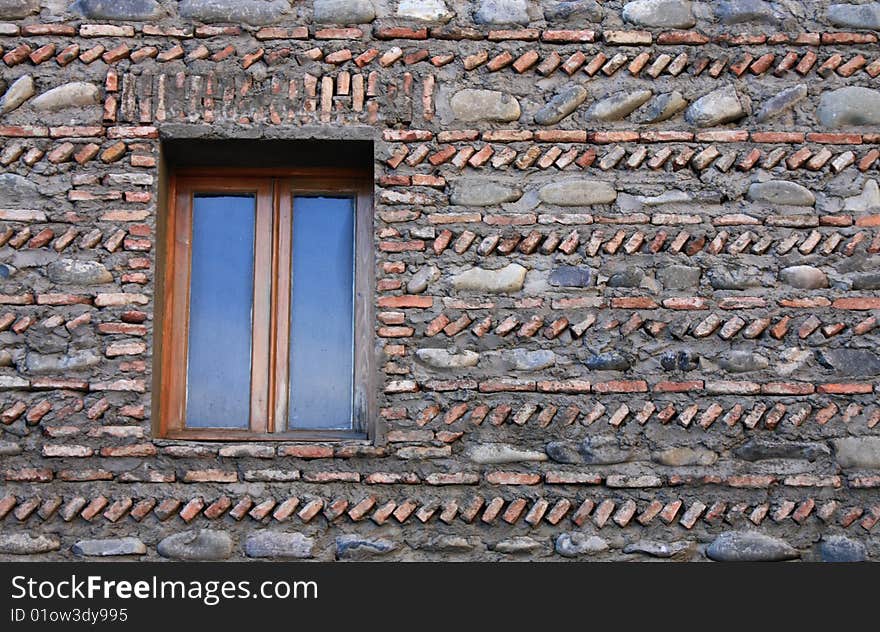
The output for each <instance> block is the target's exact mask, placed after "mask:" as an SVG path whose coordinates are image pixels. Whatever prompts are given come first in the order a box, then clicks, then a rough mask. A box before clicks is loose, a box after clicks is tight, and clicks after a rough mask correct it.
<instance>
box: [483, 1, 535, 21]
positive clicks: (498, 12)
mask: <svg viewBox="0 0 880 632" xmlns="http://www.w3.org/2000/svg"><path fill="white" fill-rule="evenodd" d="M474 22H476V23H477V24H528V23H529V12H528V5H527V4H526V0H480V4H479V5H478V6H477V10H476V11H475V12H474Z"/></svg>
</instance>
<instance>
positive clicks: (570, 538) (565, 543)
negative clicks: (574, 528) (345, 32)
mask: <svg viewBox="0 0 880 632" xmlns="http://www.w3.org/2000/svg"><path fill="white" fill-rule="evenodd" d="M607 550H608V542H606V541H605V540H603V539H602V538H600V537H599V536H597V535H588V534H586V533H578V532H573V533H561V534H560V535H559V537H557V538H556V552H557V553H559V554H560V555H561V556H563V557H580V556H581V555H595V554H597V553H602V552H603V551H607Z"/></svg>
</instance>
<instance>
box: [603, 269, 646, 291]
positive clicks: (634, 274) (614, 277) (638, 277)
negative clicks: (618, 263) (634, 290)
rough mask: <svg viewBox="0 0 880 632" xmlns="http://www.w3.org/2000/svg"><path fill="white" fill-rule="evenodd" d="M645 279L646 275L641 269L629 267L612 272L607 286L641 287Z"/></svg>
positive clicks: (606, 283)
mask: <svg viewBox="0 0 880 632" xmlns="http://www.w3.org/2000/svg"><path fill="white" fill-rule="evenodd" d="M644 278H645V273H644V272H643V271H642V269H641V268H637V267H635V266H627V267H625V268H618V269H616V270H614V271H613V272H611V273H610V274H609V276H608V280H607V281H606V282H605V285H607V286H608V287H639V286H640V285H641V284H642V280H644Z"/></svg>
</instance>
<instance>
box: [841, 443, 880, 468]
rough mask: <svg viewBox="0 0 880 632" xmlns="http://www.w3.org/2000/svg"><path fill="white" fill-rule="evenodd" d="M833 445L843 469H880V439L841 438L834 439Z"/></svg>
mask: <svg viewBox="0 0 880 632" xmlns="http://www.w3.org/2000/svg"><path fill="white" fill-rule="evenodd" d="M831 445H832V446H834V458H835V459H836V460H837V462H838V463H839V464H840V466H841V467H844V468H851V469H858V468H865V469H871V470H874V469H878V468H880V437H840V438H838V439H832V440H831Z"/></svg>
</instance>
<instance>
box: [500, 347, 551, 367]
mask: <svg viewBox="0 0 880 632" xmlns="http://www.w3.org/2000/svg"><path fill="white" fill-rule="evenodd" d="M502 357H503V359H504V361H505V362H506V363H507V364H508V365H509V366H510V369H511V370H512V371H539V370H541V369H546V368H547V367H549V366H553V365H554V364H556V354H555V353H553V352H552V351H550V350H549V349H539V350H536V351H526V350H525V349H513V350H512V351H506V352H504V355H503V356H502Z"/></svg>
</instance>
